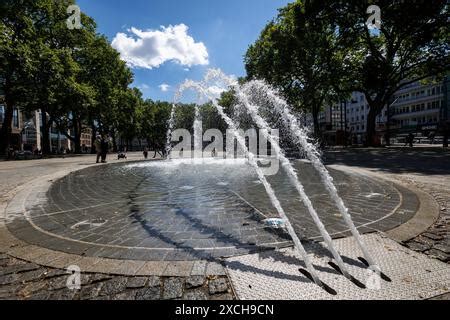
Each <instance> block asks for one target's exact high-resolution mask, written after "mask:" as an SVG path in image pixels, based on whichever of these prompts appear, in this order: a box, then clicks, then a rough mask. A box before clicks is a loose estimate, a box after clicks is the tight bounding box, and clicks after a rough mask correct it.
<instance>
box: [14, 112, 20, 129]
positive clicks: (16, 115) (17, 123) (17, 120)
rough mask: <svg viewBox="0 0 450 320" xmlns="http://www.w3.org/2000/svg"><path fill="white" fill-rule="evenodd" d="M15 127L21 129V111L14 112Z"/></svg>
mask: <svg viewBox="0 0 450 320" xmlns="http://www.w3.org/2000/svg"><path fill="white" fill-rule="evenodd" d="M13 127H16V128H18V127H19V110H18V109H14V111H13Z"/></svg>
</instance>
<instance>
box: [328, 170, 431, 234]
mask: <svg viewBox="0 0 450 320" xmlns="http://www.w3.org/2000/svg"><path fill="white" fill-rule="evenodd" d="M329 167H332V168H333V169H336V170H340V171H347V172H348V171H351V172H355V173H357V174H364V175H367V176H371V177H374V178H377V179H381V180H384V181H389V182H392V183H394V184H398V185H400V186H402V187H404V188H406V189H409V190H411V191H412V192H414V193H415V194H416V196H417V197H418V198H419V203H420V206H419V209H418V210H417V212H416V214H415V215H414V217H413V218H412V219H411V220H409V221H407V222H405V223H403V224H402V225H400V226H398V227H396V228H394V229H392V230H389V231H385V232H383V233H384V234H385V235H386V236H388V237H389V238H391V239H393V240H395V241H397V242H407V241H409V240H411V239H414V238H416V237H417V236H419V235H421V234H422V233H424V232H426V231H427V230H428V229H429V228H430V227H431V226H432V225H433V224H434V223H435V222H436V221H437V220H438V218H439V216H440V208H439V204H438V203H437V202H436V200H434V199H433V197H432V196H431V195H429V194H428V193H426V192H423V191H421V190H420V189H418V188H416V187H414V186H412V185H409V184H406V183H404V182H402V181H400V180H397V179H394V178H390V177H389V176H385V175H381V174H377V173H374V172H372V171H369V170H366V169H361V168H357V169H356V168H354V167H349V166H343V165H330V166H329Z"/></svg>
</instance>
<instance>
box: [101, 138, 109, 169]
mask: <svg viewBox="0 0 450 320" xmlns="http://www.w3.org/2000/svg"><path fill="white" fill-rule="evenodd" d="M100 149H101V156H102V163H106V156H107V155H108V151H109V139H108V137H106V136H103V137H102V141H101V147H100Z"/></svg>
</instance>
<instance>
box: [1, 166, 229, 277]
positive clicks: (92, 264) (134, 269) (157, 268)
mask: <svg viewBox="0 0 450 320" xmlns="http://www.w3.org/2000/svg"><path fill="white" fill-rule="evenodd" d="M134 161H135V160H131V161H130V162H134ZM91 166H95V164H93V165H91ZM91 166H84V167H82V168H71V169H66V170H61V171H59V172H57V173H53V174H51V175H46V176H41V177H39V178H36V179H34V180H32V181H30V182H29V183H28V184H27V185H22V186H20V187H18V188H16V189H15V190H14V192H9V194H8V195H10V198H9V200H7V201H6V202H5V203H2V205H1V206H0V252H5V253H6V254H8V255H9V256H12V257H14V258H17V259H20V260H24V261H28V262H32V263H35V264H38V265H40V266H44V267H50V268H57V269H65V268H67V267H68V266H70V265H77V266H79V267H80V269H81V272H87V273H103V274H111V275H124V276H163V277H189V276H199V275H202V276H223V275H226V273H225V269H224V268H223V266H222V265H221V264H219V263H217V262H208V261H202V260H199V261H173V262H171V261H138V260H118V259H107V258H99V257H84V256H79V255H74V254H68V253H65V252H60V251H54V250H50V249H47V248H43V247H39V246H35V245H31V244H28V243H26V242H24V241H22V240H20V239H17V238H16V237H15V236H14V235H13V234H11V233H10V232H9V230H8V228H7V227H6V225H5V220H6V216H7V214H8V213H22V214H23V206H21V204H22V201H23V200H24V199H25V198H26V196H27V195H29V194H30V193H32V192H33V193H35V192H36V190H33V188H34V187H36V186H39V187H41V188H46V189H47V188H48V187H49V186H50V183H48V182H51V181H54V180H56V179H60V178H62V177H64V176H66V175H68V174H70V173H72V172H76V171H79V170H83V169H85V168H88V167H91ZM45 191H46V190H45ZM40 192H43V190H40Z"/></svg>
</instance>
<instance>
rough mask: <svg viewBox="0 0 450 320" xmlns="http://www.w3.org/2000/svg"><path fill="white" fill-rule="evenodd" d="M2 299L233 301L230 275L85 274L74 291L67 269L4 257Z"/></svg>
mask: <svg viewBox="0 0 450 320" xmlns="http://www.w3.org/2000/svg"><path fill="white" fill-rule="evenodd" d="M0 267H1V269H0V300H3V299H8V300H9V299H14V300H16V299H17V300H47V299H50V300H160V299H165V300H171V299H183V300H233V294H232V290H231V287H230V284H229V281H228V278H227V277H226V276H223V275H222V276H214V275H211V276H204V275H202V276H190V277H160V276H150V277H143V276H137V277H127V276H115V275H111V274H101V273H82V274H81V278H80V279H81V289H80V290H70V289H68V287H67V281H68V279H69V278H68V277H69V275H70V274H68V273H67V272H66V270H61V269H54V268H45V267H42V266H39V265H37V264H34V263H28V262H25V261H21V260H18V259H14V258H11V257H9V256H7V255H5V254H0Z"/></svg>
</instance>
